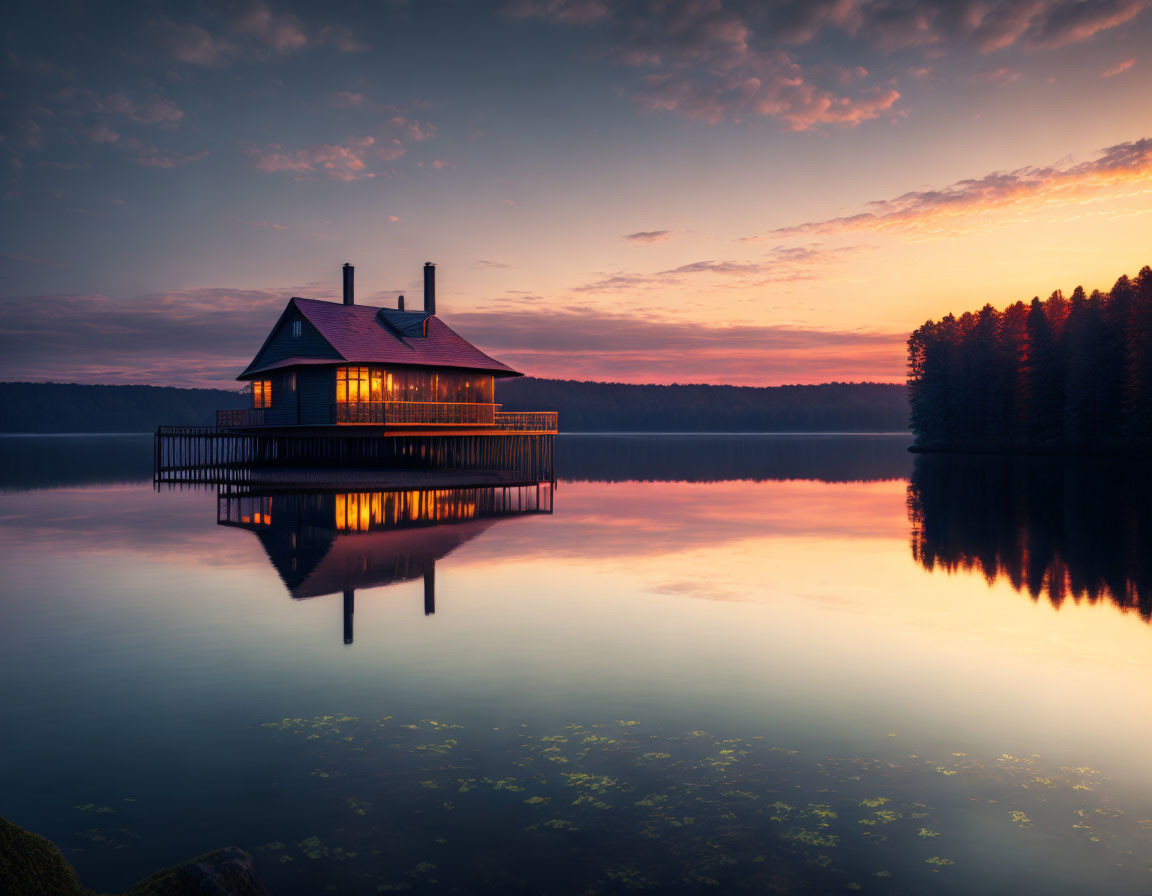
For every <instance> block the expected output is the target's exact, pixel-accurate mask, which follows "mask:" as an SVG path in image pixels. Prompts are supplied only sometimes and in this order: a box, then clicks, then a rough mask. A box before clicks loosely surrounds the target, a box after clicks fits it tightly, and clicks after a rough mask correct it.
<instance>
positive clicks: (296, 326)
mask: <svg viewBox="0 0 1152 896" xmlns="http://www.w3.org/2000/svg"><path fill="white" fill-rule="evenodd" d="M302 329H303V324H301V323H300V321H298V320H294V321H292V335H293V336H299V335H300V332H301V330H302Z"/></svg>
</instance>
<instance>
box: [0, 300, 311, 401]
mask: <svg viewBox="0 0 1152 896" xmlns="http://www.w3.org/2000/svg"><path fill="white" fill-rule="evenodd" d="M301 290H304V291H305V294H307V292H306V290H307V288H306V287H295V288H285V289H269V290H230V289H196V290H173V291H169V292H163V293H155V294H151V295H144V296H137V297H134V298H130V299H118V298H113V297H109V296H103V295H53V296H23V297H5V298H0V354H2V355H3V356H4V358H3V360H2V361H0V379H9V380H10V379H24V380H48V379H53V380H57V381H77V382H80V381H82V382H108V383H155V384H157V385H186V386H196V385H213V386H223V387H227V386H228V384H229V382H230V381H231V380H232V379H233V378H234V377H235V376H236V374H238V373H239V372H240V370H241V369H243V365H244V364H247V363H248V361H249V360H251V356H252V355H254V354H255V352H256V349H257V348H259V347H260V343H261V342H262V341H263V339H264V337H265V336H266V335H267V331H268V329H269V328H271V326H272V324H273V323H274V322H275V321H276V318H277V316H278V315H279V313H280V311H281V310H282V309H283V306H284V304H285V303H286V302H287V300H288V298H290V297H291V295H293V294H297V295H298V294H300V291H301ZM238 364H239V365H240V366H239V367H238V366H237V365H238ZM181 369H183V370H184V374H183V375H182V374H181Z"/></svg>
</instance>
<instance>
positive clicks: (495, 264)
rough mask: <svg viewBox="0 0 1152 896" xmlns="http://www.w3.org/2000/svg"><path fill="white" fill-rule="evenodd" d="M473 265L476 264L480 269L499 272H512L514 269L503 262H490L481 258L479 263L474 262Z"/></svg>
mask: <svg viewBox="0 0 1152 896" xmlns="http://www.w3.org/2000/svg"><path fill="white" fill-rule="evenodd" d="M473 264H475V265H476V267H479V268H497V269H499V270H504V271H506V270H510V269H511V268H512V265H510V264H505V263H504V262H502V261H488V260H487V259H484V258H481V259H479V260H478V261H475V262H473Z"/></svg>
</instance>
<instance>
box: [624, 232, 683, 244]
mask: <svg viewBox="0 0 1152 896" xmlns="http://www.w3.org/2000/svg"><path fill="white" fill-rule="evenodd" d="M676 233H677V231H675V230H640V231H637V232H636V233H628V234H625V235H624V239H626V240H627V241H628V242H630V243H642V244H644V245H652V244H653V243H664V242H667V241H668V240H670V239H672V238H673V237H674V236H676Z"/></svg>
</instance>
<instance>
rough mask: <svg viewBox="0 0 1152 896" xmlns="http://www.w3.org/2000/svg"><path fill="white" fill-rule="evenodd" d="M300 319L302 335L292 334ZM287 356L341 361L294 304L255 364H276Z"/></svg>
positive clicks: (257, 365)
mask: <svg viewBox="0 0 1152 896" xmlns="http://www.w3.org/2000/svg"><path fill="white" fill-rule="evenodd" d="M297 320H298V321H300V335H299V336H293V335H292V323H293V321H297ZM285 358H331V359H332V360H333V361H339V360H340V356H339V355H338V354H336V352H335V351H334V350H333V349H332V346H330V345H329V344H328V341H327V340H326V339H325V338H324V337H323V336H321V335H320V331H319V330H317V329H316V328H315V327H314V326H312V324H310V323H309V322H308V320H307V318H305V317H304V315H302V314H301V313H300V312H299V311H298V310H297V309H296V308H295V307H294V306H293V307H291V308H289V309H288V313H287V314H285V315H284V318H283V320H281V321H280V323H279V324H278V325H277V327H276V330H275V331H274V332H273V334H272V338H271V339H270V340H268V344H267V345H266V346H264V350H263V351H262V352H260V354H259V355H257V356H256V361H255V362H254V364H253V366H255V367H264V366H265V365H267V364H275V363H276V362H277V361H283V360H284V359H285Z"/></svg>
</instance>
